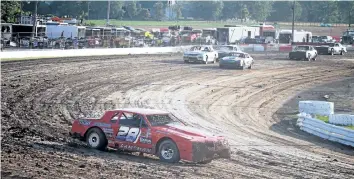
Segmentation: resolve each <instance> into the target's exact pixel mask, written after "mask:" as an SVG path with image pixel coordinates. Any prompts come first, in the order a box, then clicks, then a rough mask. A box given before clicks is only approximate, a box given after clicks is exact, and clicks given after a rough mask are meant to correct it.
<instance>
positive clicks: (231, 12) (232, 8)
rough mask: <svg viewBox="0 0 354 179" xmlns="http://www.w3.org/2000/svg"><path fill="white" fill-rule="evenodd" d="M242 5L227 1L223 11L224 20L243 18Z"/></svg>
mask: <svg viewBox="0 0 354 179" xmlns="http://www.w3.org/2000/svg"><path fill="white" fill-rule="evenodd" d="M242 7H243V6H242V3H240V2H237V1H225V2H224V8H223V10H222V18H223V19H233V18H236V17H240V16H241V10H240V9H242Z"/></svg>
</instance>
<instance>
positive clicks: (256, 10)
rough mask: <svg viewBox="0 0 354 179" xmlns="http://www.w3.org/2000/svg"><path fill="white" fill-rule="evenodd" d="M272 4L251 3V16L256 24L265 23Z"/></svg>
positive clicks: (266, 2)
mask: <svg viewBox="0 0 354 179" xmlns="http://www.w3.org/2000/svg"><path fill="white" fill-rule="evenodd" d="M272 5H273V2H271V1H255V2H253V3H252V13H251V16H252V17H253V19H255V20H256V21H258V22H261V21H265V20H266V19H267V18H268V17H269V16H270V13H271V11H272Z"/></svg>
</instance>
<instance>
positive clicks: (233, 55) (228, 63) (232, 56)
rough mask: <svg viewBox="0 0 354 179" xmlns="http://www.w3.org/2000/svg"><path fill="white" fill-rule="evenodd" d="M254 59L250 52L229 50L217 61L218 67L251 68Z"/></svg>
mask: <svg viewBox="0 0 354 179" xmlns="http://www.w3.org/2000/svg"><path fill="white" fill-rule="evenodd" d="M253 64H254V60H253V58H252V57H251V55H250V54H248V53H245V52H229V53H228V55H227V56H225V57H223V58H222V59H220V61H219V67H220V68H238V69H242V70H243V69H245V68H248V69H251V68H252V66H253Z"/></svg>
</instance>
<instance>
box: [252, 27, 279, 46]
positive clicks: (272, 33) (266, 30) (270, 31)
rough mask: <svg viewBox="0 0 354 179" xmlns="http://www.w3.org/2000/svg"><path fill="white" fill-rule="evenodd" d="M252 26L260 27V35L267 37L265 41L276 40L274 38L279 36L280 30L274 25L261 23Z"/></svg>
mask: <svg viewBox="0 0 354 179" xmlns="http://www.w3.org/2000/svg"><path fill="white" fill-rule="evenodd" d="M251 27H256V28H259V36H261V37H263V38H264V39H265V43H268V42H272V41H273V42H274V40H275V39H278V37H279V32H278V31H277V29H276V28H275V27H274V26H272V25H265V24H260V25H253V26H251Z"/></svg>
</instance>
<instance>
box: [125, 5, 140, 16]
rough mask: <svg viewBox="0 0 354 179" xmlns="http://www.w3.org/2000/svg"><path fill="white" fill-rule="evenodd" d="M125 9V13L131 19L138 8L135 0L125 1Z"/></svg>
mask: <svg viewBox="0 0 354 179" xmlns="http://www.w3.org/2000/svg"><path fill="white" fill-rule="evenodd" d="M126 9H127V10H126V13H127V15H128V17H129V18H130V19H133V18H134V17H135V16H136V15H137V13H138V8H137V7H136V2H135V1H129V2H128V3H127V6H126Z"/></svg>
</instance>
